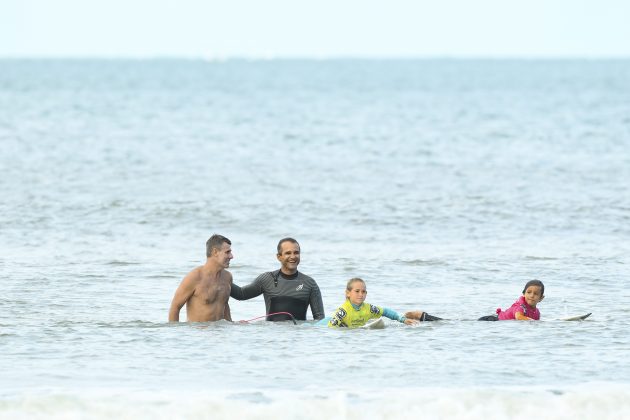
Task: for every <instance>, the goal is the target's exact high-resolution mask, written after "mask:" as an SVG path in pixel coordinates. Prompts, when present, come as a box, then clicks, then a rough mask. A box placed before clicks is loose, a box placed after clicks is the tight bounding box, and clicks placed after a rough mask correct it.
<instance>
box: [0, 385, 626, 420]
mask: <svg viewBox="0 0 630 420" xmlns="http://www.w3.org/2000/svg"><path fill="white" fill-rule="evenodd" d="M364 415H369V416H370V417H372V418H381V419H423V418H426V419H453V418H455V419H471V420H474V419H488V418H509V419H527V420H529V419H531V418H536V419H572V420H575V419H592V418H597V419H598V420H605V419H619V418H628V417H629V416H630V385H625V384H586V385H581V386H576V387H570V388H567V387H564V388H562V387H555V388H554V387H539V388H535V389H531V388H518V387H507V388H506V387H485V388H455V389H451V388H446V389H444V388H442V389H437V388H413V389H409V388H406V389H392V388H390V389H386V390H378V389H369V390H368V389H364V390H357V391H347V390H345V391H344V390H333V391H330V392H326V391H325V390H317V391H313V392H307V391H300V392H296V391H284V390H265V391H260V390H239V391H222V392H217V391H212V390H204V391H192V392H184V391H181V390H179V391H165V390H161V391H157V392H148V391H137V390H135V391H132V390H126V391H122V390H90V391H80V392H69V391H36V392H32V391H31V392H23V393H21V394H18V395H12V396H9V395H3V396H1V397H0V418H11V419H22V418H28V419H40V418H41V419H43V418H46V419H83V418H94V419H99V418H123V419H124V418H129V419H131V418H133V419H135V418H152V419H172V418H187V419H206V418H207V419H210V418H211V419H233V418H245V419H269V418H282V419H317V420H321V419H352V418H356V417H359V416H364Z"/></svg>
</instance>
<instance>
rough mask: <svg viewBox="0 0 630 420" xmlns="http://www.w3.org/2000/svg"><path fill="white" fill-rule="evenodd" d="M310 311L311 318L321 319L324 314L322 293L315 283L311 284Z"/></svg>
mask: <svg viewBox="0 0 630 420" xmlns="http://www.w3.org/2000/svg"><path fill="white" fill-rule="evenodd" d="M310 305H311V313H312V314H313V319H315V320H318V319H323V318H324V317H325V316H326V315H325V314H324V302H323V301H322V293H321V292H320V291H319V286H318V285H317V283H315V284H314V285H313V288H312V289H311V301H310Z"/></svg>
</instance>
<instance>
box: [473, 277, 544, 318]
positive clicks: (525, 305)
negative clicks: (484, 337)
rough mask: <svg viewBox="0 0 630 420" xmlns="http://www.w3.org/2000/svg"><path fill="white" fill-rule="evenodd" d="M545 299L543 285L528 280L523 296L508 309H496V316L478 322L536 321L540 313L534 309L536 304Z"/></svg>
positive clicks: (538, 281) (537, 281)
mask: <svg viewBox="0 0 630 420" xmlns="http://www.w3.org/2000/svg"><path fill="white" fill-rule="evenodd" d="M544 298H545V285H544V284H543V282H542V281H540V280H530V281H528V282H527V284H525V288H523V296H521V297H519V298H518V300H517V301H516V302H514V303H513V304H512V306H510V307H509V308H508V309H506V310H505V311H502V310H501V308H499V309H497V314H496V315H488V316H484V317H481V318H479V321H505V320H508V319H516V320H519V321H538V320H539V319H540V311H539V310H538V308H536V305H537V304H538V302H540V301H541V300H543V299H544Z"/></svg>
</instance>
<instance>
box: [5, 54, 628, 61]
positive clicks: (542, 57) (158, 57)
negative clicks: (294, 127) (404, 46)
mask: <svg viewBox="0 0 630 420" xmlns="http://www.w3.org/2000/svg"><path fill="white" fill-rule="evenodd" d="M629 59H630V55H623V54H618V55H617V54H615V55H593V54H590V55H589V54H584V55H551V54H531V55H525V54H523V55H518V54H515V55H492V54H478V55H476V54H433V55H430V54H426V55H360V54H357V55H321V56H315V55H310V56H309V55H276V56H272V55H238V54H234V55H206V56H204V55H168V54H143V55H107V54H86V55H74V54H72V55H35V54H33V55H31V54H28V55H27V54H24V55H0V60H6V61H8V60H15V61H18V60H24V61H30V60H32V61H36V60H42V61H43V60H50V61H54V60H68V61H80V60H95V61H118V60H119V61H125V60H127V61H176V60H181V61H209V62H224V61H412V60H418V61H421V60H426V61H432V60H435V61H437V60H443V61H448V60H453V61H458V60H461V61H473V60H480V61H483V60H486V61H535V60H539V61H552V60H553V61H577V60H582V61H597V60H629Z"/></svg>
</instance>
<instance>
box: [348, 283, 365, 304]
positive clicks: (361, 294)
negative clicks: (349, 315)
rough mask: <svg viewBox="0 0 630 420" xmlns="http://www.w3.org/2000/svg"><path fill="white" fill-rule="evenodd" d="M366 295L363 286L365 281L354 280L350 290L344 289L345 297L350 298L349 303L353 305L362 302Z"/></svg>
mask: <svg viewBox="0 0 630 420" xmlns="http://www.w3.org/2000/svg"><path fill="white" fill-rule="evenodd" d="M366 296H367V289H366V288H365V283H363V282H360V281H355V282H354V283H352V286H351V288H350V290H346V297H347V298H348V299H350V303H352V304H353V305H360V304H362V303H363V301H364V300H365V297H366Z"/></svg>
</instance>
